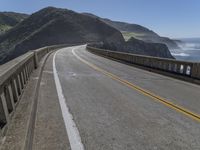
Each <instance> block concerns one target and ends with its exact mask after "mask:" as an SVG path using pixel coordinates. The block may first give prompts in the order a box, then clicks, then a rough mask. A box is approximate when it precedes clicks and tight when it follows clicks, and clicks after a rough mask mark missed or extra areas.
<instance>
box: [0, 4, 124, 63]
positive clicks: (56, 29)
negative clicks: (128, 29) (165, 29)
mask: <svg viewBox="0 0 200 150" xmlns="http://www.w3.org/2000/svg"><path fill="white" fill-rule="evenodd" d="M104 40H105V41H108V42H109V41H112V42H115V43H118V42H124V39H123V36H122V34H121V33H120V32H119V31H118V30H116V29H115V28H113V27H111V26H109V25H107V24H106V23H104V22H102V21H100V20H99V19H95V18H92V17H89V16H85V15H82V14H79V13H76V12H74V11H71V10H67V9H58V8H53V7H48V8H45V9H42V10H40V11H39V12H36V13H34V14H32V15H31V16H30V17H28V18H27V19H25V20H24V21H22V22H21V23H19V24H18V25H17V26H15V27H14V28H12V29H11V30H9V31H7V32H6V33H5V34H3V35H1V36H0V63H4V62H6V61H9V60H10V59H12V58H15V57H17V56H19V55H21V54H24V53H25V52H27V51H28V50H32V49H36V48H39V47H43V46H47V45H54V44H63V43H86V42H93V41H104Z"/></svg>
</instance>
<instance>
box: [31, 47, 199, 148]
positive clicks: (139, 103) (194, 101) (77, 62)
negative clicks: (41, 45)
mask: <svg viewBox="0 0 200 150" xmlns="http://www.w3.org/2000/svg"><path fill="white" fill-rule="evenodd" d="M199 91H200V86H198V85H195V84H191V83H187V82H184V81H179V80H176V79H173V78H170V77H166V76H163V75H159V74H156V73H152V72H149V71H145V70H142V69H138V68H135V67H133V66H129V65H126V64H122V63H120V62H117V61H114V60H109V59H107V58H104V57H100V56H97V55H94V54H92V53H90V52H88V51H87V50H86V46H85V45H82V46H75V47H68V48H63V49H60V50H58V51H57V52H55V53H53V54H51V55H50V57H49V59H48V60H47V62H46V65H45V68H44V71H43V76H42V81H41V84H40V93H39V100H38V108H37V119H36V125H35V129H34V139H33V149H35V150H38V149H72V150H82V149H85V150H199V149H200V109H199V108H200V92H199ZM42 137H45V138H42Z"/></svg>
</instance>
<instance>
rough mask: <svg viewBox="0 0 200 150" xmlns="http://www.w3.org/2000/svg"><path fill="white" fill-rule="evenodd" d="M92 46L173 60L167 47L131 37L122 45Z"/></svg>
mask: <svg viewBox="0 0 200 150" xmlns="http://www.w3.org/2000/svg"><path fill="white" fill-rule="evenodd" d="M94 46H95V47H98V48H103V49H109V50H113V51H120V52H126V53H133V54H139V55H148V56H154V57H161V58H171V59H174V57H173V56H172V55H171V53H170V51H169V49H168V47H167V46H166V45H165V44H162V43H148V42H144V41H142V40H138V39H135V38H133V37H131V38H130V39H129V40H128V41H126V42H124V43H123V44H120V43H118V44H115V43H101V44H94Z"/></svg>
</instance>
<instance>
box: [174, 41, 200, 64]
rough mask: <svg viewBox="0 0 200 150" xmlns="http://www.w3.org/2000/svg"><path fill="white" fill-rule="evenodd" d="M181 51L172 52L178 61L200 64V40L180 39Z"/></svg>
mask: <svg viewBox="0 0 200 150" xmlns="http://www.w3.org/2000/svg"><path fill="white" fill-rule="evenodd" d="M179 40H180V41H182V42H179V43H177V44H178V45H179V47H180V49H174V50H171V53H172V55H173V56H174V57H175V58H176V59H177V60H184V61H192V62H200V38H184V39H179Z"/></svg>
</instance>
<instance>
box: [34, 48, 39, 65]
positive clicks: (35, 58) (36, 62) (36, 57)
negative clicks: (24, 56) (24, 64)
mask: <svg viewBox="0 0 200 150" xmlns="http://www.w3.org/2000/svg"><path fill="white" fill-rule="evenodd" d="M34 67H35V69H37V67H38V54H37V52H34Z"/></svg>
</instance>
